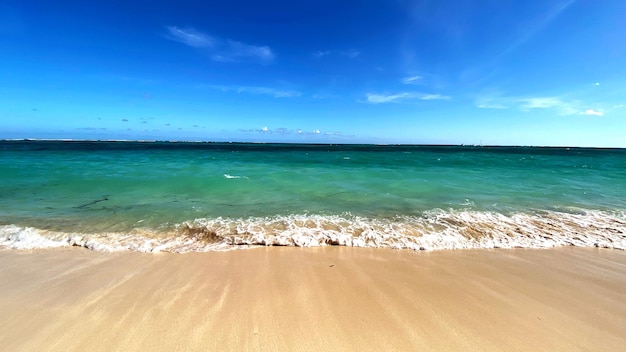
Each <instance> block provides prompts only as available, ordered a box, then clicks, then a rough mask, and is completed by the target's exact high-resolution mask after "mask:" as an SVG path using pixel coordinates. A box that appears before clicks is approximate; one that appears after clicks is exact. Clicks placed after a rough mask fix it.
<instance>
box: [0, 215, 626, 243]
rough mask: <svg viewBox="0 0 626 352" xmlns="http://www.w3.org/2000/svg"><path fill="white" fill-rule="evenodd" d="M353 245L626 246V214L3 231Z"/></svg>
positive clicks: (112, 239) (121, 239)
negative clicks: (103, 230) (106, 230)
mask: <svg viewBox="0 0 626 352" xmlns="http://www.w3.org/2000/svg"><path fill="white" fill-rule="evenodd" d="M328 245H339V246H352V247H371V248H380V247H385V248H398V249H414V250H443V249H449V250H450V249H475V248H550V247H560V246H581V247H602V248H613V249H621V250H624V249H626V214H624V213H623V212H622V213H609V212H601V211H577V212H547V211H544V212H537V213H534V214H529V213H516V214H512V215H504V214H500V213H496V212H478V211H442V210H436V211H430V212H426V213H424V214H423V215H422V216H414V217H397V218H393V219H369V218H363V217H358V216H350V215H345V216H338V215H333V216H321V215H289V216H276V217H267V218H248V219H226V218H214V219H206V218H202V219H196V220H193V221H189V222H185V223H182V224H179V225H177V226H176V227H175V228H173V229H171V230H169V231H165V232H163V231H161V232H156V231H150V230H141V229H135V230H133V231H131V232H130V233H104V234H103V233H99V234H85V233H65V232H51V231H44V230H37V229H33V228H22V227H17V226H14V225H9V226H2V227H0V247H5V248H13V249H28V248H51V247H60V246H80V247H85V248H89V249H93V250H97V251H119V250H132V251H139V252H176V253H184V252H190V251H197V252H204V251H216V250H229V249H237V248H246V247H250V246H300V247H314V246H328Z"/></svg>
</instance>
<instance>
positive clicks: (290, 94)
mask: <svg viewBox="0 0 626 352" xmlns="http://www.w3.org/2000/svg"><path fill="white" fill-rule="evenodd" d="M202 87H209V88H213V89H218V90H221V91H222V92H235V93H248V94H255V95H269V96H271V97H274V98H294V97H299V96H301V95H302V93H300V92H298V91H295V90H282V89H276V88H269V87H250V86H216V85H211V86H202Z"/></svg>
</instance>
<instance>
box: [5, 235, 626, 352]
mask: <svg viewBox="0 0 626 352" xmlns="http://www.w3.org/2000/svg"><path fill="white" fill-rule="evenodd" d="M0 267H1V268H2V270H1V271H0V329H1V330H0V346H2V348H1V349H2V350H5V351H114V350H118V351H140V350H141V351H190V350H191V351H193V350H197V351H416V350H424V351H540V350H544V351H584V350H590V351H591V350H593V351H621V350H623V348H624V346H626V252H622V251H614V250H599V249H580V248H562V249H550V250H491V251H489V250H474V251H442V252H430V253H424V252H412V251H399V250H387V249H359V248H347V247H326V248H282V247H281V248H277V247H272V248H258V249H252V250H241V251H232V252H222V253H219V252H212V253H193V254H183V255H176V254H150V255H148V254H139V253H112V254H106V253H96V252H91V251H87V250H83V249H78V248H76V249H63V250H39V251H33V252H21V251H2V252H0Z"/></svg>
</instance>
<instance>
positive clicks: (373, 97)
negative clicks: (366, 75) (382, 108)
mask: <svg viewBox="0 0 626 352" xmlns="http://www.w3.org/2000/svg"><path fill="white" fill-rule="evenodd" d="M365 96H366V97H367V102H368V103H372V104H381V103H394V102H397V101H398V100H405V99H413V98H415V95H414V94H413V93H398V94H392V95H385V94H372V93H368V94H365Z"/></svg>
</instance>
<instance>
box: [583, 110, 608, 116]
mask: <svg viewBox="0 0 626 352" xmlns="http://www.w3.org/2000/svg"><path fill="white" fill-rule="evenodd" d="M579 115H592V116H598V117H602V116H604V113H603V112H602V111H596V110H594V109H587V110H585V111H581V112H580V113H579Z"/></svg>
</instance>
